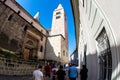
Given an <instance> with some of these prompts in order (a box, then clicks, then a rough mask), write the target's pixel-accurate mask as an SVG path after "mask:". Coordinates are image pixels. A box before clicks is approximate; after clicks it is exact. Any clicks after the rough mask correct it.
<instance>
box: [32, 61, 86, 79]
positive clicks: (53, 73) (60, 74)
mask: <svg viewBox="0 0 120 80" xmlns="http://www.w3.org/2000/svg"><path fill="white" fill-rule="evenodd" d="M42 69H43V67H42V66H38V69H36V70H34V71H33V80H51V79H52V80H76V78H78V68H76V66H75V64H72V65H70V66H69V69H68V71H66V70H65V69H64V67H63V66H62V65H59V67H58V68H57V66H56V65H53V66H50V65H49V63H48V64H47V65H46V66H44V72H43V71H42ZM87 72H88V69H87V68H86V65H83V66H82V69H81V70H80V72H79V74H80V80H87ZM43 73H44V74H45V76H44V75H43Z"/></svg>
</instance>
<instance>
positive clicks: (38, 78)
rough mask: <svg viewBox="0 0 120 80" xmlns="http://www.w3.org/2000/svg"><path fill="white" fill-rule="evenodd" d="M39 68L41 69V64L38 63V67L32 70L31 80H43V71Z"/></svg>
mask: <svg viewBox="0 0 120 80" xmlns="http://www.w3.org/2000/svg"><path fill="white" fill-rule="evenodd" d="M41 70H42V66H41V65H39V66H38V69H35V70H34V71H33V80H44V79H43V72H42V71H41Z"/></svg>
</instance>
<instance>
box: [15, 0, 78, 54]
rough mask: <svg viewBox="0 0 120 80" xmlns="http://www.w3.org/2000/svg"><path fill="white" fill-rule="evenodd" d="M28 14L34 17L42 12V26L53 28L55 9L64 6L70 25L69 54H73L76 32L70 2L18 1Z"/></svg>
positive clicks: (67, 0) (54, 0)
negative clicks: (60, 5)
mask: <svg viewBox="0 0 120 80" xmlns="http://www.w3.org/2000/svg"><path fill="white" fill-rule="evenodd" d="M16 1H17V2H18V3H19V4H20V5H21V6H22V7H23V8H24V9H25V10H26V11H27V12H28V13H30V14H31V15H32V16H34V15H35V14H36V13H37V12H38V11H39V12H40V24H41V25H42V26H43V27H44V28H46V29H49V28H51V24H52V15H53V11H54V9H56V8H57V7H58V5H59V4H62V6H63V8H64V10H65V12H66V16H67V24H68V40H69V53H70V54H71V53H72V52H73V51H74V49H75V47H76V44H75V43H76V42H75V31H74V21H73V16H72V10H71V4H70V0H16Z"/></svg>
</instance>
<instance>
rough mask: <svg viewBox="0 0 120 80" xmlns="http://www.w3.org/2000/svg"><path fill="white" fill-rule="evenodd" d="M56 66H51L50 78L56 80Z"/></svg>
mask: <svg viewBox="0 0 120 80" xmlns="http://www.w3.org/2000/svg"><path fill="white" fill-rule="evenodd" d="M57 71H58V68H57V67H56V66H55V65H54V66H53V68H52V80H56V75H57Z"/></svg>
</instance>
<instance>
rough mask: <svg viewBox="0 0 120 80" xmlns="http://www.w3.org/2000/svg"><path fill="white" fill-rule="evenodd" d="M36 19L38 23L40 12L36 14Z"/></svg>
mask: <svg viewBox="0 0 120 80" xmlns="http://www.w3.org/2000/svg"><path fill="white" fill-rule="evenodd" d="M34 19H35V20H37V21H38V22H39V21H40V19H39V11H38V12H37V13H36V14H35V16H34Z"/></svg>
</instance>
